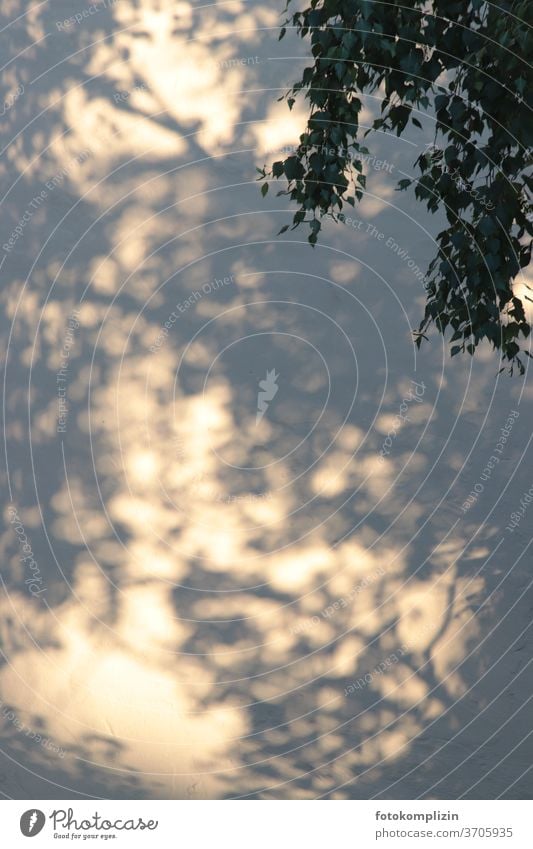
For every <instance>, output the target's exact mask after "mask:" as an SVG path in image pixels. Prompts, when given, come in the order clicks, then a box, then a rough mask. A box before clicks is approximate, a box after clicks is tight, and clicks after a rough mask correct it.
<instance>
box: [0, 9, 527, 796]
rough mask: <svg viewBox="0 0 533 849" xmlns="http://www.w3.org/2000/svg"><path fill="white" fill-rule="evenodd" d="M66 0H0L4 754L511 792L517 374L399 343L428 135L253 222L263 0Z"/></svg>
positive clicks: (518, 557) (92, 788) (19, 784)
mask: <svg viewBox="0 0 533 849" xmlns="http://www.w3.org/2000/svg"><path fill="white" fill-rule="evenodd" d="M68 5H69V8H68V9H67V4H66V3H65V4H62V6H63V14H64V16H65V17H64V18H62V16H61V13H60V11H59V9H60V5H58V4H54V5H53V7H52V8H50V6H51V4H48V5H43V6H41V5H38V6H37V7H36V8H35V9H33V10H31V11H30V12H27V13H26V14H24V15H23V17H21V19H20V20H19V21H17V22H16V23H13V24H12V25H9V26H8V27H6V29H5V30H4V31H3V33H2V37H3V39H4V41H5V51H4V53H5V55H6V56H9V57H10V58H12V59H13V60H15V58H16V57H17V54H19V51H25V52H24V53H20V55H19V57H18V59H17V60H16V61H13V62H11V63H10V64H9V65H8V66H7V67H6V70H5V74H6V76H5V82H6V85H7V86H11V88H12V90H13V91H16V90H17V88H20V87H23V88H24V92H23V93H22V94H21V95H20V96H19V97H18V98H17V100H16V102H14V103H13V105H12V106H11V107H10V108H9V110H8V111H7V112H6V115H5V117H4V120H5V132H4V143H5V145H6V149H5V154H4V158H3V162H2V177H3V180H2V185H3V188H4V197H3V203H2V218H3V224H4V237H3V239H2V243H3V245H4V246H5V245H7V249H3V251H2V256H3V265H2V269H1V273H2V278H3V285H2V291H1V295H0V297H1V303H2V336H3V338H4V339H5V343H6V344H5V346H3V349H5V350H6V352H7V353H6V355H5V363H4V364H5V384H4V385H5V392H4V415H5V436H6V439H5V448H6V450H5V458H6V463H7V475H6V488H5V501H4V511H3V515H4V520H5V521H4V528H3V530H2V535H1V540H0V541H1V545H2V551H3V555H4V556H3V563H4V569H3V595H2V599H1V604H0V634H1V638H2V650H3V657H2V660H3V662H2V666H1V668H0V699H1V700H2V705H1V708H0V710H1V711H2V713H1V715H0V719H1V720H2V726H1V728H0V734H1V748H2V752H3V757H2V761H1V764H0V773H1V775H0V790H1V791H2V792H3V793H4V794H5V795H7V796H12V797H15V798H53V797H54V796H60V797H61V798H70V797H72V798H77V797H80V798H84V797H92V796H97V797H98V796H102V797H110V798H119V797H123V798H143V797H161V798H235V797H246V798H316V797H321V796H327V797H329V798H369V797H372V796H380V795H382V796H384V797H385V798H402V797H405V798H414V797H416V796H427V797H429V798H455V797H456V796H459V795H461V794H464V795H466V796H471V797H479V798H492V797H495V796H497V795H500V794H504V795H505V794H506V793H507V794H508V795H509V796H510V797H511V798H515V797H521V796H526V795H528V791H527V787H526V779H523V778H522V777H521V776H522V775H523V774H524V773H525V770H526V769H527V765H528V762H530V754H531V753H530V751H528V744H527V743H525V744H523V745H521V746H520V747H517V748H516V749H515V748H514V747H515V745H517V744H518V743H519V741H520V740H521V739H522V737H524V734H525V727H526V724H527V722H526V719H525V713H526V712H527V711H525V710H524V700H523V695H522V694H523V693H524V692H526V691H527V690H528V689H530V687H528V684H527V683H526V678H527V679H528V681H529V684H530V683H531V673H530V672H529V670H528V669H527V668H526V667H525V666H524V662H523V660H522V658H523V657H525V652H526V651H527V646H528V645H529V644H530V637H528V633H529V632H528V630H527V629H528V626H529V623H530V621H531V596H530V595H528V593H527V591H528V587H529V578H528V575H529V569H528V563H527V558H528V555H527V551H526V553H525V554H523V551H524V550H525V548H526V547H527V544H528V539H527V534H525V533H524V532H523V531H522V530H519V531H518V530H517V531H516V533H513V534H512V535H511V534H510V533H506V531H505V525H506V523H507V521H508V516H509V515H510V513H511V511H512V510H514V509H516V503H517V502H519V499H520V496H521V494H522V492H523V490H524V489H527V488H528V487H529V485H530V481H529V480H527V469H525V467H524V465H522V466H521V464H520V460H521V457H522V456H523V452H524V450H525V447H527V446H526V443H527V440H528V439H529V425H528V412H529V407H530V405H531V390H530V389H529V387H527V386H526V387H524V386H522V385H521V384H520V383H518V382H515V383H512V384H511V383H509V382H508V381H507V379H504V382H503V383H502V379H501V378H500V379H498V377H497V375H496V371H497V369H496V363H495V361H494V360H493V359H491V357H490V355H488V354H487V352H483V351H482V352H481V354H480V357H479V358H478V360H477V361H476V362H475V363H470V362H468V363H467V364H466V368H465V363H464V362H463V363H462V364H457V363H455V362H454V363H452V364H450V363H449V362H447V361H444V352H443V348H442V342H441V340H440V339H434V340H432V343H431V346H426V348H423V349H422V354H420V353H418V355H417V354H416V353H415V349H414V346H413V344H412V338H411V335H410V328H411V326H412V325H414V324H415V323H416V322H417V320H418V317H419V315H420V310H421V305H422V304H423V285H422V283H421V280H420V274H419V275H418V277H417V272H416V271H415V265H416V268H417V269H424V268H425V266H426V264H427V261H428V260H429V259H430V258H431V256H432V250H433V239H432V236H431V233H433V232H434V231H435V225H434V224H433V222H428V221H427V220H426V218H425V216H424V214H423V212H422V213H421V210H420V209H417V208H416V207H415V206H414V205H413V203H412V200H410V199H409V198H408V197H407V196H406V195H405V194H403V193H402V195H396V194H395V192H394V186H395V183H396V180H397V179H399V178H400V177H401V175H402V174H403V173H404V170H407V171H409V169H410V168H411V167H412V162H413V160H414V159H415V156H416V152H417V151H418V149H419V147H420V145H421V144H422V145H423V141H421V140H420V139H418V138H416V139H413V140H410V141H409V140H408V141H404V140H397V139H390V138H388V137H382V138H379V139H378V140H377V143H376V144H377V148H376V151H377V153H379V157H380V159H379V160H377V161H379V162H381V163H382V164H383V163H386V167H381V166H377V167H373V166H372V165H370V166H369V168H368V170H369V172H370V174H369V183H368V194H367V196H366V197H365V199H364V201H363V202H362V204H361V205H360V207H359V208H358V210H356V211H355V212H354V218H355V216H356V215H357V220H361V221H363V225H362V226H361V227H359V226H358V225H356V224H353V225H350V224H349V225H346V226H345V227H343V228H340V227H334V226H328V227H325V233H324V238H323V240H322V244H321V246H319V247H318V248H317V249H316V250H314V251H312V250H311V248H310V247H309V246H308V245H307V244H305V243H302V239H303V237H302V236H301V235H300V234H299V231H298V230H296V231H294V233H291V234H289V235H288V236H286V237H284V238H283V239H277V238H276V236H275V234H276V232H277V230H278V229H279V228H280V227H281V226H282V224H284V223H286V222H288V221H289V211H288V208H287V204H286V199H284V198H283V199H278V200H276V199H271V194H272V192H271V194H269V196H268V197H267V199H266V200H265V201H262V200H261V199H260V196H259V192H258V185H257V183H256V181H255V176H256V172H255V167H256V166H257V165H261V164H262V163H263V161H264V160H265V158H268V157H270V158H272V156H275V152H276V150H279V149H280V148H281V147H283V146H284V145H287V144H294V143H296V142H297V134H298V115H301V114H302V112H301V109H300V112H298V110H297V107H295V110H294V112H293V113H289V112H288V110H287V109H286V107H285V105H284V104H278V103H276V97H277V96H278V94H279V93H281V91H283V89H284V87H285V85H286V84H287V82H288V81H289V80H290V79H291V78H292V76H293V70H292V63H294V61H297V60H295V59H294V57H295V56H297V55H299V54H300V53H301V47H302V46H301V45H297V44H294V43H292V42H290V41H287V43H285V42H283V46H280V45H279V44H278V43H277V30H276V27H277V23H278V16H277V11H276V10H275V9H272V8H268V9H265V8H264V7H262V6H260V5H259V4H248V3H246V4H245V3H243V2H240V0H237V2H235V3H231V4H220V5H218V6H212V7H209V8H202V9H198V10H195V9H194V8H193V6H192V5H191V4H190V3H188V2H181V3H178V4H176V3H174V2H163V0H161V2H156V0H139V2H135V3H121V2H116V3H114V4H112V3H108V4H106V5H105V7H104V6H102V7H99V8H98V10H97V12H96V13H94V14H90V15H87V16H85V17H83V16H82V20H81V21H80V22H79V23H78V22H76V21H75V20H74V22H73V23H70V24H68V25H67V24H66V23H65V21H66V19H67V18H71V16H72V15H74V14H75V13H76V12H75V10H73V9H72V8H70V4H68ZM82 8H83V7H82V6H81V5H80V10H82ZM7 11H8V14H9V17H10V18H13V19H14V18H15V17H16V15H17V14H18V13H20V8H19V5H18V3H11V6H10V8H9V9H8V10H7ZM287 57H289V59H287ZM375 108H376V102H375V101H374V100H373V99H371V98H369V99H368V103H367V104H366V109H365V113H364V115H363V119H364V118H365V115H366V120H369V119H370V116H371V114H372V111H373V110H374V109H375ZM295 116H296V117H295ZM270 152H272V153H270ZM402 169H403V170H402ZM39 198H40V200H39ZM36 199H37V200H36ZM26 213H27V214H26ZM24 216H26V217H25V218H24ZM372 227H374V228H375V232H374V230H373V229H372ZM16 228H18V230H19V232H18V234H17V231H16ZM13 234H15V235H13ZM381 234H382V235H381ZM10 238H12V239H13V244H12V245H10V243H9V239H10ZM389 240H392V245H391V244H390V242H389ZM394 244H396V245H397V248H394V247H393V245H394ZM402 252H403V253H402ZM261 392H262V393H263V396H262V397H263V402H261V403H260V401H259V398H260V393H261ZM265 405H266V406H265ZM515 409H516V410H518V409H519V410H520V416H519V417H517V418H513V420H512V424H511V428H510V430H511V431H512V437H511V436H509V438H508V441H507V440H506V443H505V446H504V448H503V449H502V452H501V454H500V455H498V464H497V465H496V466H495V467H494V468H493V469H491V470H490V474H489V476H488V478H489V479H490V481H489V480H488V479H487V481H488V482H486V483H485V484H484V485H483V490H482V491H480V493H479V494H477V495H476V499H475V503H473V505H471V506H469V507H468V509H463V508H462V505H463V503H464V502H465V499H466V498H467V496H468V494H469V493H470V492H471V490H472V489H473V487H474V486H475V485H476V484H477V483H478V482H479V480H480V474H481V472H482V471H483V470H484V468H485V467H486V464H487V462H488V460H489V458H490V457H491V456H493V455H494V446H495V445H496V444H497V442H498V439H500V431H501V428H502V427H505V425H506V421H507V419H508V417H509V415H510V414H511V411H512V410H515ZM508 481H510V482H511V483H510V486H509V487H508V488H507V489H505V487H506V485H507V483H508ZM25 545H26V546H28V547H29V550H28V549H25V548H24V546H25ZM32 582H33V583H32ZM528 641H529V642H528ZM37 737H39V738H40V739H37ZM501 759H503V760H502V763H501V764H500V766H499V767H498V769H497V770H495V771H494V772H492V773H491V772H489V770H490V766H488V765H489V764H490V765H491V766H492V765H494V763H496V762H498V761H500V760H501ZM463 761H465V764H464V766H462V764H463ZM487 773H488V774H487ZM485 776H486V777H485Z"/></svg>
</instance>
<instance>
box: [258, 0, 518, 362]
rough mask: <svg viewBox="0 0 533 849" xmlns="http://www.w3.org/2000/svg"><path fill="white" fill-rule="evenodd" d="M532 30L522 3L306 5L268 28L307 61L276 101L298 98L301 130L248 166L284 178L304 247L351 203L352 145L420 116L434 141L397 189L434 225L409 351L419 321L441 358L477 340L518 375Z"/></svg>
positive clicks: (354, 181)
mask: <svg viewBox="0 0 533 849" xmlns="http://www.w3.org/2000/svg"><path fill="white" fill-rule="evenodd" d="M288 3H290V0H288ZM532 23H533V4H532V3H531V2H530V0H501V2H500V3H499V4H498V5H495V4H492V3H486V2H482V0H469V2H465V0H431V2H427V0H410V2H406V0H403V2H401V1H400V2H398V0H388V1H387V2H380V0H311V2H310V5H309V6H308V7H307V8H305V9H304V10H302V11H297V12H294V14H292V15H291V16H290V17H289V18H288V20H287V21H286V22H285V25H284V27H283V28H282V30H281V33H280V38H283V36H284V34H285V32H286V28H287V26H290V25H292V26H293V27H294V28H295V29H296V31H297V33H298V35H299V36H301V37H302V38H306V39H309V41H310V45H311V53H312V56H313V58H314V62H313V64H311V65H310V66H309V67H306V68H305V70H304V71H303V74H302V77H301V79H300V80H299V81H298V82H296V83H295V85H294V86H293V87H292V89H291V90H290V91H289V92H288V93H287V95H286V97H287V100H288V105H289V108H291V109H292V106H293V104H294V102H295V97H296V96H297V95H298V94H301V93H303V94H304V95H305V97H306V98H307V99H308V101H309V104H310V116H309V119H308V121H307V126H306V127H305V130H304V132H303V133H302V134H301V135H300V145H299V147H298V148H297V149H296V151H295V152H294V153H292V154H291V155H289V156H288V157H287V158H285V159H284V160H280V161H278V162H274V163H273V165H272V168H271V170H270V171H267V170H266V168H265V169H262V170H260V174H261V178H285V179H286V180H287V181H288V185H287V189H286V190H283V191H281V192H279V193H278V194H285V195H288V196H289V197H290V198H291V200H292V201H295V202H296V204H297V205H298V209H297V211H296V213H295V214H294V217H293V224H292V227H293V228H294V227H297V226H299V225H300V224H303V223H308V224H309V227H310V233H309V237H308V238H309V242H310V243H311V244H312V245H314V244H316V242H317V238H318V234H319V231H320V229H321V219H322V218H323V217H324V216H328V217H331V218H333V219H334V220H336V221H342V220H343V213H342V210H343V207H344V206H345V204H351V205H352V206H354V205H355V204H356V203H357V202H358V201H360V200H361V199H362V197H363V192H364V189H365V186H366V177H365V174H364V173H363V163H362V160H363V158H364V155H366V154H368V149H367V148H366V147H365V146H364V145H363V144H362V143H361V142H362V139H364V137H365V136H367V135H368V134H369V133H372V132H375V131H381V132H383V131H385V132H388V133H395V134H396V135H397V136H401V135H402V133H404V131H405V130H406V129H407V128H408V127H410V125H414V126H415V127H418V128H421V126H422V125H421V122H420V121H419V118H418V117H417V115H420V112H421V111H428V112H429V114H430V115H433V117H432V118H431V120H433V121H434V123H435V136H434V146H433V148H432V149H429V150H426V151H425V152H424V153H422V154H421V155H420V156H419V157H418V159H417V160H416V162H415V167H416V168H417V176H416V177H415V178H414V179H413V180H405V179H404V180H401V181H400V183H399V184H398V190H400V191H401V190H406V189H408V188H409V187H410V186H411V185H412V186H413V187H414V192H415V195H416V197H417V198H418V199H419V200H420V201H422V202H424V203H425V204H426V206H427V209H428V210H429V211H430V212H435V211H436V210H437V209H440V208H443V209H444V211H445V214H446V219H447V226H446V228H445V229H444V230H442V232H440V233H439V234H438V237H437V244H438V254H437V256H436V257H435V258H434V260H433V261H432V263H431V265H430V267H429V269H428V274H427V278H426V280H427V284H426V291H427V303H426V308H425V313H424V317H423V319H422V321H421V323H420V327H419V329H418V331H417V333H416V341H417V344H418V345H420V343H421V340H422V338H425V331H426V330H427V329H428V328H429V326H430V325H435V326H436V327H437V328H438V330H439V331H440V332H442V333H445V334H447V335H448V333H449V335H450V337H451V338H450V342H452V343H455V344H454V345H453V347H452V350H451V353H452V355H453V354H456V353H458V352H460V351H461V352H462V351H465V350H466V351H468V352H469V353H470V354H472V353H473V352H474V350H475V348H476V347H477V345H478V344H479V343H480V342H481V341H482V340H485V339H486V340H489V342H490V343H492V345H493V346H494V347H495V348H497V349H500V351H501V357H502V360H503V361H504V363H505V364H507V365H509V366H510V369H511V371H512V370H513V368H514V367H515V366H516V367H518V369H519V370H520V372H521V373H522V372H523V370H524V365H523V360H522V359H521V358H520V354H521V352H523V353H526V354H528V356H529V353H528V351H527V350H524V339H525V338H526V337H527V336H528V335H529V332H530V326H529V324H528V322H527V320H526V315H525V311H524V306H523V303H522V301H521V300H520V298H518V297H517V296H516V295H515V294H514V293H513V280H514V278H515V277H516V275H517V274H518V272H519V270H520V269H521V268H524V267H525V266H527V265H528V264H529V262H530V258H531V247H532V240H531V236H532V235H533V226H532V218H531V190H532V189H533V179H532V177H531V170H530V165H531V162H532V156H531V146H532V143H533V120H532V117H531V116H532V112H531V107H532V105H533V103H532V95H531V91H532V82H533V80H532V72H531V65H529V64H528V63H527V62H526V57H528V56H531V55H532V53H533V51H532V46H533V39H532V38H531V34H530V33H531V30H530V26H529V25H530V24H532ZM378 89H380V91H382V92H383V98H382V102H381V115H380V117H379V118H377V119H376V120H375V121H374V123H373V126H372V127H371V128H370V130H368V129H367V130H366V131H365V132H362V130H361V128H360V125H359V113H360V111H361V109H362V102H361V99H360V96H359V95H360V94H361V93H372V92H376V91H377V90H378ZM264 185H268V184H263V193H264V194H266V192H265V190H264ZM287 229H288V226H286V227H284V228H282V231H281V232H284V231H285V230H287ZM521 343H522V344H521Z"/></svg>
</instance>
